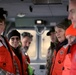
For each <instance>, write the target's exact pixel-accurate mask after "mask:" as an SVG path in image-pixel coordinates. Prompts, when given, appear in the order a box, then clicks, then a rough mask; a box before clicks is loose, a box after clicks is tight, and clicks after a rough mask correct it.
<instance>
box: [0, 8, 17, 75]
mask: <svg viewBox="0 0 76 75" xmlns="http://www.w3.org/2000/svg"><path fill="white" fill-rule="evenodd" d="M4 15H5V16H6V15H7V11H5V10H4V9H3V8H0V75H16V72H15V66H14V61H13V53H12V50H11V48H10V46H9V43H8V41H7V40H6V38H5V37H4V36H3V32H4V29H5V21H6V18H5V16H4Z"/></svg>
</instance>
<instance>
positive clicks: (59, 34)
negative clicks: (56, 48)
mask: <svg viewBox="0 0 76 75" xmlns="http://www.w3.org/2000/svg"><path fill="white" fill-rule="evenodd" d="M55 34H56V37H57V39H58V41H59V42H63V41H64V40H65V30H64V29H62V28H58V27H55Z"/></svg>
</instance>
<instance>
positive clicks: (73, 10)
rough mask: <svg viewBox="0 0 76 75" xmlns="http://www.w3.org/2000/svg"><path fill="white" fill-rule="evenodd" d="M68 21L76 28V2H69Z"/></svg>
mask: <svg viewBox="0 0 76 75" xmlns="http://www.w3.org/2000/svg"><path fill="white" fill-rule="evenodd" d="M68 19H69V20H71V21H72V24H73V27H74V28H76V1H75V2H69V15H68Z"/></svg>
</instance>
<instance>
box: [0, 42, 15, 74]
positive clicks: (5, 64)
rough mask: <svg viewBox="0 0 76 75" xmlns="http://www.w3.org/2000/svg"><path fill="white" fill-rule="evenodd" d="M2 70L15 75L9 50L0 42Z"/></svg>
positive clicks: (0, 65) (0, 66)
mask: <svg viewBox="0 0 76 75" xmlns="http://www.w3.org/2000/svg"><path fill="white" fill-rule="evenodd" d="M0 68H1V69H3V70H5V71H6V72H9V73H13V74H15V71H14V65H13V59H12V57H11V54H10V52H9V51H8V49H7V48H6V47H5V46H4V45H3V44H2V43H1V42H0Z"/></svg>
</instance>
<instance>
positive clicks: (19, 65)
mask: <svg viewBox="0 0 76 75" xmlns="http://www.w3.org/2000/svg"><path fill="white" fill-rule="evenodd" d="M13 56H14V59H13V61H14V62H16V64H17V66H18V70H19V73H20V75H22V69H21V63H20V61H19V59H18V57H17V56H16V55H15V54H14V52H13ZM16 71H17V69H16V66H15V73H16Z"/></svg>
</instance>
